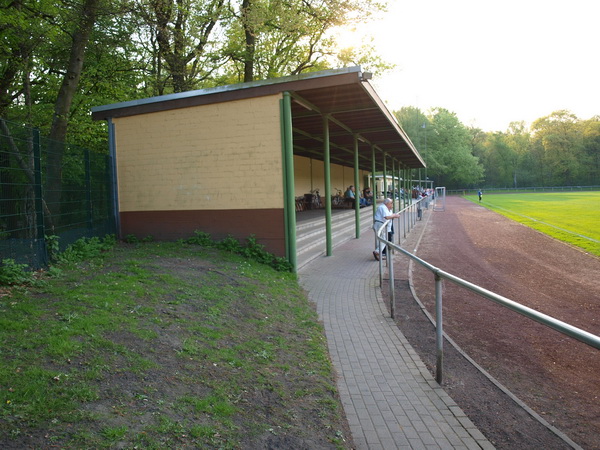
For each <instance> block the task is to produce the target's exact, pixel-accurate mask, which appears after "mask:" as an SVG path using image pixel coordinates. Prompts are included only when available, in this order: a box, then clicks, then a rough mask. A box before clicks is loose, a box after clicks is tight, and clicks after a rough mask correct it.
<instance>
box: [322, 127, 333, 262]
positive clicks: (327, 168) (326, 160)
mask: <svg viewBox="0 0 600 450" xmlns="http://www.w3.org/2000/svg"><path fill="white" fill-rule="evenodd" d="M323 166H324V167H323V169H324V171H323V176H324V178H325V180H324V181H325V241H326V246H327V248H326V255H327V256H331V255H332V254H333V250H332V249H333V242H332V238H331V155H330V148H329V118H328V117H327V116H323Z"/></svg>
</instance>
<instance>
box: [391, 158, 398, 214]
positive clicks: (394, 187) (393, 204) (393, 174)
mask: <svg viewBox="0 0 600 450" xmlns="http://www.w3.org/2000/svg"><path fill="white" fill-rule="evenodd" d="M395 176H396V160H395V159H393V158H392V189H390V191H391V195H392V200H394V203H392V206H393V211H394V212H396V211H397V209H396V196H395V195H394V191H395V190H396V183H394V177H395Z"/></svg>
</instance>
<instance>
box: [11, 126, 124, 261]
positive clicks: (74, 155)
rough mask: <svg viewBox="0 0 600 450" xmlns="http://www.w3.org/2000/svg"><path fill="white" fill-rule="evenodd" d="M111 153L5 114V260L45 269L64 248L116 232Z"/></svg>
mask: <svg viewBox="0 0 600 450" xmlns="http://www.w3.org/2000/svg"><path fill="white" fill-rule="evenodd" d="M110 167H111V163H110V158H109V156H107V155H102V154H98V153H92V152H90V151H89V150H87V149H83V148H81V147H78V146H74V145H68V144H64V143H61V142H57V141H52V140H50V139H47V138H43V137H41V136H40V133H39V131H38V130H37V129H35V128H30V127H26V126H23V125H19V124H15V123H11V122H8V121H5V120H3V119H0V192H1V194H0V260H5V259H13V260H15V261H16V262H17V263H20V264H28V265H29V266H30V267H32V268H39V267H42V266H44V265H46V264H47V263H48V245H47V239H48V237H49V236H56V237H58V243H59V248H60V249H61V250H62V249H64V248H65V247H66V246H67V245H69V244H71V243H73V242H75V241H76V240H78V239H80V238H82V237H93V236H105V235H106V234H113V233H114V232H115V222H114V216H113V212H112V207H111V205H112V189H111V170H110Z"/></svg>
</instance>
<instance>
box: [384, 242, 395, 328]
mask: <svg viewBox="0 0 600 450" xmlns="http://www.w3.org/2000/svg"><path fill="white" fill-rule="evenodd" d="M386 249H387V250H386V252H387V262H388V273H389V279H390V313H391V316H392V319H395V318H396V289H395V286H394V285H395V283H394V248H393V247H392V246H391V245H388V246H387V247H386Z"/></svg>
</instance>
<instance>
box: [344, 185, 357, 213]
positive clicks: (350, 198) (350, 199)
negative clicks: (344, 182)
mask: <svg viewBox="0 0 600 450" xmlns="http://www.w3.org/2000/svg"><path fill="white" fill-rule="evenodd" d="M344 202H345V203H347V204H349V205H350V206H352V208H354V205H355V204H356V193H355V190H354V186H352V185H350V186H348V189H346V193H345V194H344Z"/></svg>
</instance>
